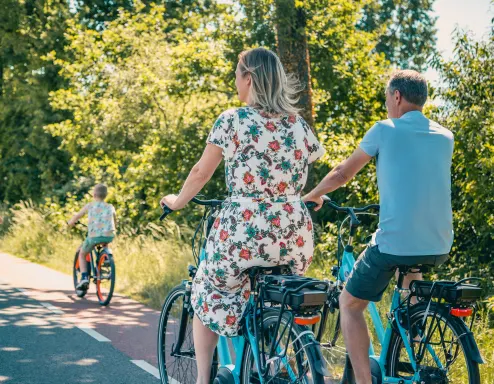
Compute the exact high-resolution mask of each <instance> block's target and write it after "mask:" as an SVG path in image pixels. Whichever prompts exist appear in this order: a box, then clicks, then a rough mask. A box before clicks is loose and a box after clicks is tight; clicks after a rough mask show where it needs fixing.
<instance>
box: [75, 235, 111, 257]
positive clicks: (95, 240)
mask: <svg viewBox="0 0 494 384" xmlns="http://www.w3.org/2000/svg"><path fill="white" fill-rule="evenodd" d="M112 241H113V236H98V237H86V240H84V243H82V250H83V251H84V253H86V254H88V253H89V252H91V251H92V250H93V248H94V247H95V246H96V245H98V244H102V243H111V242H112Z"/></svg>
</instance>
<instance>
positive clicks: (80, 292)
mask: <svg viewBox="0 0 494 384" xmlns="http://www.w3.org/2000/svg"><path fill="white" fill-rule="evenodd" d="M81 276H82V274H81V270H80V268H79V250H77V251H76V253H75V257H74V267H73V268H72V277H73V279H74V289H75V293H76V295H77V296H78V297H84V296H86V293H87V289H77V284H79V281H81Z"/></svg>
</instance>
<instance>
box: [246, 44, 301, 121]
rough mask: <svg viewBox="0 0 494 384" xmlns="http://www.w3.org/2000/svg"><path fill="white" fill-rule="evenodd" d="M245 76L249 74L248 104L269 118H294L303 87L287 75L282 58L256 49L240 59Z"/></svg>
mask: <svg viewBox="0 0 494 384" xmlns="http://www.w3.org/2000/svg"><path fill="white" fill-rule="evenodd" d="M238 60H239V69H240V72H241V74H242V76H246V75H247V74H250V76H251V79H252V83H251V89H250V94H249V98H250V100H249V104H250V105H251V106H253V107H255V108H259V109H261V110H263V111H264V112H266V113H269V114H276V115H279V114H289V115H293V114H296V113H298V112H299V111H300V109H299V108H297V107H296V106H295V105H296V104H297V102H298V100H299V97H298V95H297V94H298V93H299V92H300V91H301V89H302V87H301V86H300V83H299V82H298V80H297V79H296V78H295V77H294V76H293V75H292V74H288V75H287V74H286V73H285V70H284V68H283V65H282V64H281V61H280V59H279V57H278V56H277V55H276V54H275V53H274V52H273V51H270V50H269V49H265V48H255V49H251V50H248V51H243V52H242V53H240V55H238Z"/></svg>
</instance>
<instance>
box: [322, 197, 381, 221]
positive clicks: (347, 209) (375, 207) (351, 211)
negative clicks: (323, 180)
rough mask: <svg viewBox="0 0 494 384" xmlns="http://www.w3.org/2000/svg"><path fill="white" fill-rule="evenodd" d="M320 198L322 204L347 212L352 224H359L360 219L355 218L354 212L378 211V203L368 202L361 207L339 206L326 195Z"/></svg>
mask: <svg viewBox="0 0 494 384" xmlns="http://www.w3.org/2000/svg"><path fill="white" fill-rule="evenodd" d="M321 198H322V201H323V205H329V206H330V207H331V208H333V209H334V210H336V211H338V212H345V213H346V214H348V215H349V216H350V218H351V222H352V225H353V226H358V225H360V220H359V219H358V218H357V215H356V214H355V213H361V212H367V211H370V210H376V211H379V209H380V207H379V204H370V205H366V206H365V207H362V208H353V207H341V206H339V205H338V204H335V203H333V201H332V200H331V199H330V198H329V197H328V196H326V195H323V196H321Z"/></svg>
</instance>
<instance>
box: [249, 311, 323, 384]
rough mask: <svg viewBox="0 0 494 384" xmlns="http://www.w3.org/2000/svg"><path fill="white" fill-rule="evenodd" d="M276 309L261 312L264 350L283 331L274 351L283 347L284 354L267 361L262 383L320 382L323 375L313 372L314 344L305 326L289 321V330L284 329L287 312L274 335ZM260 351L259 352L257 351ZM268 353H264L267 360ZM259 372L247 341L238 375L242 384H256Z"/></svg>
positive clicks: (289, 319) (286, 322)
mask: <svg viewBox="0 0 494 384" xmlns="http://www.w3.org/2000/svg"><path fill="white" fill-rule="evenodd" d="M279 313H280V312H279V311H278V310H265V312H264V323H263V326H264V335H263V337H262V339H263V342H264V349H265V352H266V353H268V351H269V348H270V347H271V344H272V342H273V340H274V339H275V338H276V337H280V336H281V335H282V334H283V330H284V329H285V328H286V332H284V334H283V336H281V341H280V344H279V347H278V348H277V350H279V351H283V350H285V349H286V356H285V357H284V358H279V359H277V360H274V361H273V362H271V363H269V364H268V367H267V368H268V373H267V377H265V381H264V382H266V383H269V382H271V383H287V384H288V383H305V384H324V376H323V375H322V374H321V373H319V372H317V370H316V364H317V363H316V361H315V358H314V353H313V350H312V349H313V348H318V345H317V344H315V343H314V342H313V337H311V335H309V334H306V333H305V332H306V331H308V328H307V327H303V326H298V325H296V324H293V328H292V329H291V331H290V333H289V332H288V330H289V327H290V322H291V317H290V316H289V314H288V313H285V314H284V315H283V316H282V319H281V324H280V328H279V330H278V334H274V332H275V330H276V329H275V327H276V323H277V321H278V317H279ZM261 353H262V352H261V351H259V354H261ZM268 358H269V356H266V359H268ZM260 377H261V373H260V372H259V371H258V370H257V366H256V363H255V360H254V354H253V352H252V346H251V345H250V344H249V343H247V344H246V346H245V349H244V357H243V359H242V368H241V378H240V382H241V383H242V384H251V383H256V384H258V383H260Z"/></svg>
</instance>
